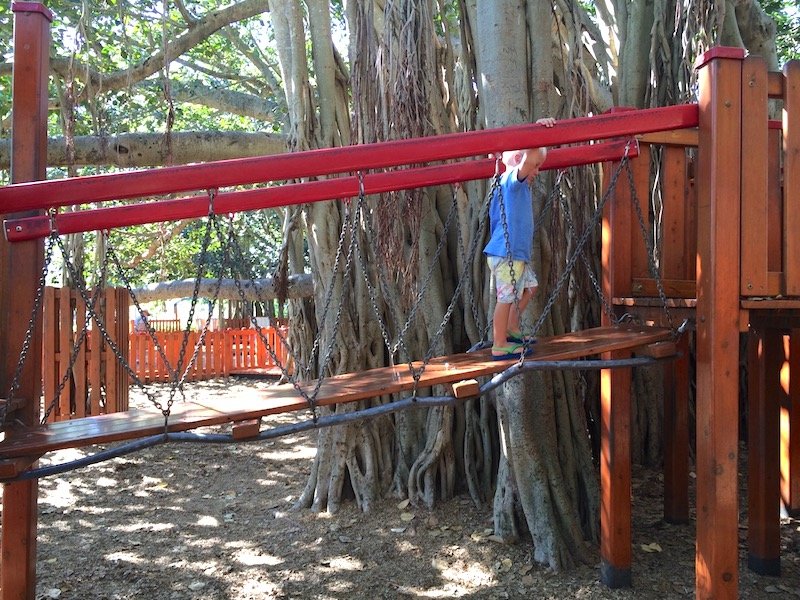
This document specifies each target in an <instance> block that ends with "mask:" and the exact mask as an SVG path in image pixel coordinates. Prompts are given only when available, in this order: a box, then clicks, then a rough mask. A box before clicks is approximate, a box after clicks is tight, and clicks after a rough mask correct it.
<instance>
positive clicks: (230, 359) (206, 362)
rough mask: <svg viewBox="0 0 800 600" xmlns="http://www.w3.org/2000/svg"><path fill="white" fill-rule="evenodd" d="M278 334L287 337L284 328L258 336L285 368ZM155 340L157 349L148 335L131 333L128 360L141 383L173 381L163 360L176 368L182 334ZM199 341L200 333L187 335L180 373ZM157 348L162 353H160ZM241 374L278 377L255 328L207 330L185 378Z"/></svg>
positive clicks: (163, 335)
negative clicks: (275, 375) (262, 374)
mask: <svg viewBox="0 0 800 600" xmlns="http://www.w3.org/2000/svg"><path fill="white" fill-rule="evenodd" d="M279 331H280V335H281V336H283V337H284V338H285V337H286V335H287V329H286V328H285V327H283V328H280V329H275V328H272V327H264V328H262V329H261V335H263V336H264V337H265V338H266V340H267V341H268V342H269V345H270V347H271V348H272V349H273V351H274V352H275V354H276V356H277V358H278V363H279V364H280V365H284V366H285V365H286V364H287V356H288V353H287V351H286V347H285V345H284V344H283V342H281V340H280V337H279V335H278V334H279ZM155 338H156V340H157V342H158V346H156V344H155V343H154V342H153V338H152V337H150V335H149V334H148V333H141V332H133V333H131V334H130V353H129V358H128V360H129V363H130V365H131V368H132V369H133V370H134V372H135V373H136V376H137V377H138V378H139V379H140V380H141V381H142V382H144V383H150V382H169V381H171V380H172V378H173V374H172V373H170V371H169V369H168V368H167V366H166V364H165V362H164V357H166V359H167V361H168V362H169V364H170V365H172V367H173V368H175V366H176V365H177V364H178V360H179V358H180V354H181V346H182V344H183V340H184V334H183V333H182V332H157V333H156V334H155ZM199 339H200V333H199V332H196V331H191V332H189V334H188V337H187V339H186V344H185V350H184V360H183V364H184V367H183V370H185V369H186V366H185V365H187V364H188V363H189V361H190V360H191V358H192V355H193V354H194V352H195V348H196V347H197V343H198V340H199ZM159 347H160V348H161V351H159V349H158V348H159ZM162 352H163V357H162ZM244 373H254V374H255V373H274V374H280V368H279V366H278V365H277V364H276V363H275V361H274V360H273V358H272V356H271V355H270V353H269V352H267V349H266V347H265V345H264V343H263V341H262V340H261V337H260V335H259V332H258V331H257V330H255V329H224V330H222V331H208V332H206V334H205V336H204V338H203V341H202V343H201V345H200V347H199V348H198V350H197V356H196V358H195V360H194V362H193V363H192V367H191V369H190V370H189V373H188V374H187V376H186V381H201V380H205V379H214V378H216V377H227V376H228V375H232V374H244ZM180 375H182V372H181V374H180Z"/></svg>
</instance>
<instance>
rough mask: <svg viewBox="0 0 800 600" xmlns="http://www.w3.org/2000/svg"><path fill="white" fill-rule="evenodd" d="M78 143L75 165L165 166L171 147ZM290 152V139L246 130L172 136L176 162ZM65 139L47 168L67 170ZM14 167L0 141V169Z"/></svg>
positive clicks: (151, 138)
mask: <svg viewBox="0 0 800 600" xmlns="http://www.w3.org/2000/svg"><path fill="white" fill-rule="evenodd" d="M74 143H75V156H74V162H73V163H72V164H74V165H75V166H108V165H114V166H118V167H127V168H131V167H157V166H163V165H164V164H165V160H166V152H167V148H166V145H165V144H164V135H163V134H160V133H125V134H120V135H115V136H78V137H76V138H74ZM285 151H286V138H285V136H283V135H279V134H274V133H246V132H243V131H230V132H224V131H178V132H173V133H172V162H173V164H187V163H190V162H208V161H213V160H226V159H229V158H243V157H246V156H266V155H272V154H280V153H282V152H285ZM67 164H68V162H67V152H66V142H65V140H64V138H50V139H49V140H48V142H47V165H48V166H50V167H65V166H66V165H67ZM10 166H11V140H10V139H9V138H5V139H0V169H9V168H10Z"/></svg>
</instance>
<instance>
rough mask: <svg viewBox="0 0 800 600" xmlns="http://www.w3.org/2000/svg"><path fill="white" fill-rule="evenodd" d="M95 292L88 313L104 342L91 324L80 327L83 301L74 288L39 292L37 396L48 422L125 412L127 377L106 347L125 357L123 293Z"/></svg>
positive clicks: (125, 299)
mask: <svg viewBox="0 0 800 600" xmlns="http://www.w3.org/2000/svg"><path fill="white" fill-rule="evenodd" d="M101 294H102V296H101V297H100V298H98V300H97V301H96V302H95V307H94V309H95V311H96V312H97V314H98V315H99V318H100V319H101V320H102V322H103V328H104V329H105V331H106V335H107V336H108V337H107V338H106V336H103V335H101V334H100V331H99V330H98V327H97V324H96V323H89V324H88V326H86V303H85V302H84V301H83V297H82V296H81V295H80V294H79V293H78V292H77V291H76V290H70V289H68V288H54V287H46V288H45V289H44V310H43V315H44V317H43V326H42V329H43V338H42V339H43V343H42V392H43V395H44V411H45V413H46V414H47V417H48V420H49V421H61V420H66V419H74V418H79V417H86V416H91V415H99V414H104V413H111V412H118V411H125V410H128V375H127V373H126V372H125V369H124V367H123V366H122V364H121V363H120V361H119V358H118V356H117V355H116V353H115V352H114V350H113V349H112V348H111V347H110V346H109V344H108V340H110V341H112V342H113V344H114V346H116V347H117V349H118V351H119V352H120V353H122V355H123V357H124V356H125V352H126V351H127V349H128V325H127V316H128V293H127V291H126V290H125V289H123V288H106V289H104V290H102V292H101ZM123 315H124V316H123ZM84 326H86V329H87V331H86V333H85V334H84V336H83V338H84V339H83V341H82V343H81V344H80V345H79V346H78V347H77V348H76V347H75V346H76V342H77V341H78V340H79V339H80V338H81V332H82V331H83V329H84Z"/></svg>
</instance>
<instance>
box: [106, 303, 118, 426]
mask: <svg viewBox="0 0 800 600" xmlns="http://www.w3.org/2000/svg"><path fill="white" fill-rule="evenodd" d="M103 294H104V296H105V310H104V311H103V313H102V318H103V323H104V325H105V329H106V331H107V332H108V335H109V337H110V338H111V340H112V341H113V342H114V344H116V345H117V347H119V338H118V337H117V331H116V328H115V327H114V322H115V319H116V316H117V294H116V292H115V290H114V288H105V290H103ZM105 350H106V351H105V356H104V362H105V364H104V365H103V366H104V367H105V384H106V412H118V411H119V404H118V401H119V398H118V397H117V363H118V360H117V356H116V355H115V354H114V350H113V349H112V348H111V346H109V345H106V349H105Z"/></svg>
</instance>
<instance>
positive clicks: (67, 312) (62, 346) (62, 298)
mask: <svg viewBox="0 0 800 600" xmlns="http://www.w3.org/2000/svg"><path fill="white" fill-rule="evenodd" d="M70 296H71V294H70V290H69V288H60V289H59V290H58V292H57V294H56V298H57V300H58V302H57V306H58V349H57V352H58V385H61V382H62V381H64V380H65V379H67V382H66V385H65V386H64V387H63V389H62V390H61V395H60V396H59V397H58V406H57V408H56V410H55V411H54V413H53V416H54V418H55V419H56V420H58V419H69V414H70V412H71V411H70V404H71V402H70V401H71V399H72V398H71V396H72V385H71V384H70V381H69V373H68V372H67V367H68V366H69V355H70V352H71V351H72V335H71V334H72V303H71V298H70Z"/></svg>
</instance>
